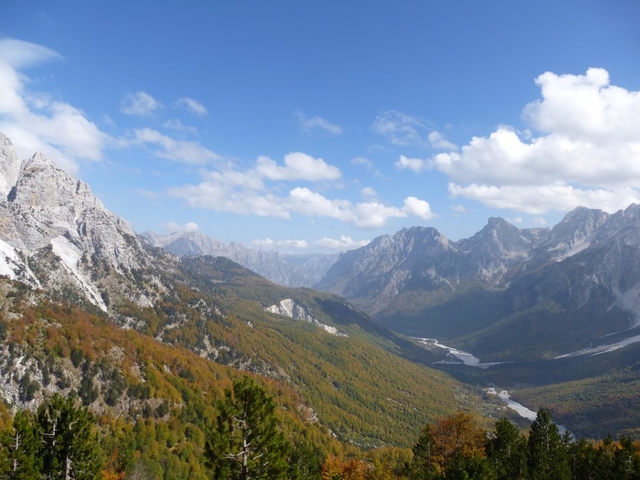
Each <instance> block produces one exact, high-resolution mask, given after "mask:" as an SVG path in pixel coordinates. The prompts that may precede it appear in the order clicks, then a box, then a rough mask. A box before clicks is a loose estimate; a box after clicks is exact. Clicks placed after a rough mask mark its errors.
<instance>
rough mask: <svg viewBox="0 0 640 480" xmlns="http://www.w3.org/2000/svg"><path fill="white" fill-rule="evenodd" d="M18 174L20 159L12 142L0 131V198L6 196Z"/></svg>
mask: <svg viewBox="0 0 640 480" xmlns="http://www.w3.org/2000/svg"><path fill="white" fill-rule="evenodd" d="M19 174H20V160H19V159H18V156H17V155H16V151H15V149H14V148H13V143H11V140H9V139H8V138H7V137H5V136H4V135H3V134H2V132H0V198H5V199H6V198H7V196H8V195H9V192H10V191H11V189H12V188H13V186H14V185H15V184H16V181H17V180H18V175H19Z"/></svg>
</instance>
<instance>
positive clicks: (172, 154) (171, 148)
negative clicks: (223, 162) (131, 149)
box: [134, 128, 222, 165]
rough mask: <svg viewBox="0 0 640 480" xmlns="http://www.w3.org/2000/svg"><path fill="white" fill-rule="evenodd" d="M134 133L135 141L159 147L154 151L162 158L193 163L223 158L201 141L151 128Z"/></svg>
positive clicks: (203, 162)
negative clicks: (188, 139)
mask: <svg viewBox="0 0 640 480" xmlns="http://www.w3.org/2000/svg"><path fill="white" fill-rule="evenodd" d="M134 134H135V141H134V142H135V143H139V144H143V145H151V146H155V147H157V148H156V150H154V151H153V153H154V155H156V156H157V157H160V158H166V159H168V160H174V161H177V162H183V163H188V164H192V165H205V164H207V163H211V162H214V161H217V160H220V159H221V158H222V157H221V156H220V155H218V154H217V153H215V152H213V151H212V150H209V149H208V148H206V147H203V146H202V145H200V144H199V143H196V142H188V141H185V140H176V139H174V138H171V137H169V136H167V135H164V134H162V133H160V132H158V131H157V130H153V129H151V128H142V129H137V130H135V131H134Z"/></svg>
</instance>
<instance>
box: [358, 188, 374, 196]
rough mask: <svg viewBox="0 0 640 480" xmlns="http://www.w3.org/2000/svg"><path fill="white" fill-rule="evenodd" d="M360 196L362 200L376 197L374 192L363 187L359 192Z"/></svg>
mask: <svg viewBox="0 0 640 480" xmlns="http://www.w3.org/2000/svg"><path fill="white" fill-rule="evenodd" d="M360 195H362V196H363V197H364V198H376V197H377V196H378V194H377V193H376V191H375V190H374V189H373V188H371V187H364V188H363V189H362V190H360Z"/></svg>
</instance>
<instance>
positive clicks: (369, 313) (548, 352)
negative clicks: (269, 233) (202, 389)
mask: <svg viewBox="0 0 640 480" xmlns="http://www.w3.org/2000/svg"><path fill="white" fill-rule="evenodd" d="M0 222H1V225H2V227H1V228H0V277H1V278H0V295H1V296H2V297H3V304H2V306H1V307H0V340H2V342H0V373H1V374H2V378H3V380H2V382H0V396H2V397H3V398H4V399H5V400H6V401H7V402H8V403H9V404H10V405H16V406H20V407H25V408H30V407H33V405H34V402H38V401H41V400H42V398H43V396H44V394H45V392H49V393H51V392H52V391H54V390H56V389H57V391H60V392H62V393H65V394H75V395H79V396H80V397H81V398H82V399H83V401H86V402H87V404H88V405H90V406H91V407H92V408H94V409H95V410H96V411H99V412H104V411H110V409H112V410H113V409H116V410H115V413H114V414H116V415H127V413H126V412H128V411H130V410H131V408H133V407H132V405H134V406H135V408H134V410H135V409H144V408H147V407H148V408H154V409H155V408H158V405H159V404H160V403H162V402H165V403H170V404H171V405H174V406H175V407H176V408H178V407H179V406H181V405H182V403H181V401H180V400H179V399H178V398H179V397H180V395H181V394H179V393H176V392H175V391H173V390H171V388H168V387H167V389H158V390H157V392H158V393H157V395H158V396H159V395H168V396H169V397H170V398H171V400H170V401H169V397H167V398H165V397H162V398H160V397H157V398H156V397H151V398H146V397H145V398H143V399H140V398H138V397H136V396H135V395H133V393H132V392H134V391H138V390H136V389H139V387H135V385H137V383H135V381H133V380H132V382H133V383H131V385H133V386H132V387H131V388H132V390H131V391H129V389H128V388H121V387H122V385H120V387H118V388H115V387H114V382H115V380H113V379H114V378H116V379H117V378H120V377H119V376H118V375H120V376H122V377H123V378H133V379H134V380H135V379H136V378H137V379H138V380H136V381H138V382H139V381H140V379H144V378H146V377H145V375H147V374H145V373H144V372H145V371H146V369H151V370H149V372H153V373H148V375H149V378H151V377H153V378H157V377H158V376H161V377H162V378H164V376H165V375H166V376H167V377H166V382H168V383H169V384H170V383H171V382H173V380H171V378H173V377H172V375H173V376H175V375H178V376H180V378H182V379H183V380H185V379H186V380H185V381H188V382H195V380H193V379H194V378H196V376H195V375H192V374H188V373H184V372H183V374H182V373H180V372H182V370H181V368H182V367H180V368H178V367H176V368H177V370H176V369H172V368H171V367H170V366H169V365H168V364H167V363H166V361H168V356H171V355H176V356H177V357H180V358H182V357H184V358H186V359H188V360H185V362H187V363H189V364H193V365H195V364H196V363H198V362H202V361H208V362H211V363H212V365H216V366H220V367H224V368H226V369H227V370H217V369H213V370H215V371H214V373H212V374H211V375H212V377H211V378H209V377H208V379H207V380H206V381H207V382H209V383H215V380H214V378H218V379H220V381H221V382H223V383H224V381H227V383H228V378H229V376H233V375H236V374H237V373H234V372H250V373H251V374H254V375H259V376H262V377H265V378H268V379H269V381H270V382H273V383H274V385H282V386H283V387H282V388H280V389H279V387H277V386H276V387H273V388H274V389H276V390H277V391H278V392H280V393H279V394H285V393H282V392H290V393H286V395H292V396H290V397H288V398H289V399H288V400H287V402H288V403H287V404H291V405H294V404H295V405H297V406H296V407H295V408H296V411H298V412H306V413H305V414H304V415H303V414H302V413H300V421H301V422H305V421H307V420H305V418H307V419H308V418H313V419H314V420H313V421H314V422H317V423H318V424H319V425H321V426H322V428H323V429H325V430H324V431H325V433H326V432H330V434H331V435H332V436H334V437H337V438H339V439H340V440H342V441H345V442H350V443H351V444H358V445H367V446H375V445H389V444H393V445H401V446H409V445H410V443H409V442H411V439H413V438H414V436H415V435H416V434H417V433H418V432H419V430H420V428H421V427H422V426H423V425H424V423H425V422H427V421H428V420H430V419H433V418H434V417H435V416H438V415H443V414H447V413H450V412H452V411H454V410H456V409H465V410H476V411H482V412H483V414H485V415H497V414H499V412H500V410H499V409H500V408H501V407H500V406H499V404H496V402H495V401H494V400H491V399H487V398H485V396H484V395H483V394H482V393H481V391H479V390H478V389H477V386H478V385H481V384H482V383H488V382H490V383H494V384H500V385H502V386H506V387H513V386H514V385H516V386H519V387H520V390H521V393H520V395H522V396H521V397H520V398H522V399H526V400H527V402H528V403H527V405H528V406H530V407H531V408H538V407H541V406H545V407H550V408H552V409H553V410H554V413H556V412H557V413H558V419H559V420H560V421H561V422H566V423H567V424H575V425H579V430H578V433H579V434H582V435H589V434H593V433H594V432H596V433H598V434H601V433H602V432H601V431H600V430H598V428H600V427H599V422H601V421H602V419H603V418H605V417H606V415H609V417H611V416H612V415H613V414H612V413H611V412H616V413H615V415H613V417H615V422H614V423H609V425H612V426H613V428H614V431H613V432H606V431H605V432H604V434H606V433H614V434H615V433H620V432H625V433H628V434H636V433H640V429H638V427H637V425H638V424H639V423H640V418H639V416H638V415H635V414H634V413H633V412H631V413H630V411H629V409H619V408H617V406H618V405H619V402H620V400H621V398H624V399H625V401H626V402H630V403H633V402H634V401H640V389H634V388H630V386H633V385H640V362H639V361H638V360H637V358H638V356H637V354H638V346H639V345H640V344H638V343H636V339H640V331H639V329H638V318H640V317H639V315H640V297H639V292H640V267H638V265H639V262H638V260H639V259H640V228H639V227H640V207H639V206H637V205H631V206H629V207H628V208H626V209H625V210H621V211H619V212H616V213H614V214H608V213H605V212H602V211H599V210H590V209H586V208H578V209H576V210H574V211H573V212H570V213H569V214H567V215H566V217H565V218H564V219H563V220H562V221H561V222H560V223H559V224H558V225H556V226H554V227H553V228H551V229H519V228H517V227H515V226H514V225H511V224H510V223H508V222H506V221H505V220H503V219H501V218H492V219H489V221H488V223H487V225H486V226H485V227H484V228H483V229H482V230H481V231H480V232H478V233H477V234H475V235H474V236H472V237H470V238H468V239H462V240H458V241H451V240H449V239H447V238H446V237H445V236H444V235H442V234H441V233H440V232H438V231H437V230H435V229H433V228H426V227H412V228H407V229H403V230H401V231H399V232H397V233H396V234H394V235H384V236H381V237H378V238H376V239H374V240H373V241H372V242H371V243H370V244H368V245H367V246H365V247H362V248H360V249H357V250H352V251H349V252H346V253H343V254H341V255H340V256H339V257H337V258H336V257H331V256H318V257H309V258H301V257H293V256H285V255H281V254H277V253H275V252H260V251H257V250H251V249H248V248H246V247H244V246H241V245H237V244H232V245H229V246H226V245H223V244H221V243H220V242H217V241H216V240H213V239H208V238H206V237H204V236H203V235H201V234H197V233H189V234H186V233H182V234H173V235H169V236H158V235H154V234H149V233H147V234H145V235H138V234H136V232H134V231H133V230H132V229H131V227H130V226H129V225H128V224H127V222H126V221H125V220H123V219H121V218H119V217H117V216H116V215H114V214H112V213H110V212H108V211H107V210H106V209H105V208H104V206H103V205H102V204H101V202H100V201H99V200H98V199H97V198H96V197H95V196H94V195H93V193H92V192H91V189H90V187H89V186H88V185H87V184H85V183H83V182H82V181H79V180H77V179H75V178H74V177H73V176H72V175H70V174H69V173H67V172H65V171H63V170H61V169H60V168H58V167H57V166H56V165H55V164H54V163H53V162H52V161H51V160H49V159H48V158H47V157H46V156H44V155H42V154H40V153H36V154H35V155H34V156H32V157H31V158H30V159H27V160H22V161H21V160H19V159H18V158H17V156H16V154H15V151H14V149H13V146H12V144H11V142H10V140H9V139H7V138H6V137H4V136H3V135H1V134H0ZM160 247H163V248H160ZM236 262H237V263H236ZM241 263H242V265H241ZM249 267H253V268H249ZM298 267H299V269H298V270H296V268H298ZM259 273H260V274H259ZM264 277H268V278H270V279H271V280H273V281H269V280H267V279H266V278H264ZM274 282H278V283H280V285H278V284H276V283H274ZM311 284H314V285H315V289H310V288H306V287H301V286H307V285H311ZM285 285H290V286H285ZM291 286H296V287H298V288H292V287H291ZM82 312H85V313H82ZM87 315H88V317H87ZM70 318H71V319H74V318H82V319H83V320H82V322H80V321H79V322H76V323H73V322H71V323H70V322H69V319H70ZM87 318H89V319H90V320H87ZM87 322H90V323H91V322H92V323H91V326H90V327H88V326H87ZM105 322H106V323H105ZM80 325H82V326H80ZM115 326H117V327H120V328H121V329H123V331H125V332H126V331H135V332H136V333H135V335H137V336H136V337H135V339H136V340H135V342H138V344H139V345H140V344H142V343H145V346H146V348H152V346H153V345H158V346H162V349H163V350H162V353H158V354H156V356H155V357H154V358H156V360H154V362H155V363H154V364H153V365H152V364H149V363H148V362H147V360H145V359H144V358H142V357H143V356H144V352H145V351H146V350H145V349H143V348H141V347H138V348H137V349H136V348H133V347H131V346H127V347H126V348H125V347H124V346H122V345H121V344H122V342H131V341H132V338H133V337H127V336H126V335H125V336H122V335H120V334H115V333H113V330H112V328H114V327H115ZM62 328H63V329H64V331H65V332H66V333H65V334H64V335H65V336H66V337H65V338H67V340H66V342H67V343H64V342H63V343H60V344H59V346H56V345H57V344H56V341H57V340H56V338H58V337H59V335H58V334H57V333H55V332H56V331H58V330H57V329H62ZM74 328H78V329H80V328H82V330H81V331H76V330H74ZM110 328H111V330H110ZM88 331H91V332H92V333H91V335H90V336H88V333H87V332H88ZM394 332H395V333H394ZM132 335H133V334H132ZM412 337H420V338H423V337H429V338H432V339H437V340H438V341H439V342H424V341H422V342H421V341H418V340H416V339H415V338H412ZM99 338H110V339H112V340H109V342H107V343H108V345H107V344H105V346H104V347H102V346H101V347H100V349H101V350H100V351H101V352H102V351H104V352H106V353H104V352H103V353H100V354H98V353H96V352H95V351H93V350H92V349H94V348H98V347H97V345H98V343H99V342H98V339H99ZM43 342H44V343H43ZM74 342H75V343H74ZM443 343H446V344H447V345H450V346H451V347H455V348H457V349H461V350H466V351H468V352H471V353H473V354H474V355H476V356H478V357H480V360H481V364H483V366H484V367H485V369H484V370H481V369H479V368H472V367H467V366H465V365H460V364H458V365H452V364H451V363H450V362H449V361H448V360H450V359H449V358H448V357H447V351H446V350H443V349H441V348H440V347H438V346H437V345H441V344H443ZM622 345H627V346H625V347H624V348H621V346H622ZM80 346H82V348H81V351H82V352H81V355H80V354H78V353H77V351H78V349H79V348H80ZM114 348H115V350H114ZM153 348H155V347H153ZM157 349H160V347H157ZM157 349H156V350H157ZM157 351H159V350H157ZM73 352H76V353H73ZM118 352H130V353H126V354H123V353H118ZM604 352H607V353H606V355H605V354H604ZM73 355H76V357H75V360H74V359H72V358H71V357H72V356H73ZM78 355H80V357H79V356H78ZM101 355H106V357H105V358H106V360H104V361H103V360H101V361H100V362H97V361H96V364H95V365H94V367H92V369H89V367H87V368H86V369H85V370H82V369H83V368H84V367H82V364H81V363H79V362H78V361H76V360H77V359H78V358H85V359H95V358H102V356H101ZM123 355H124V357H123ZM114 358H117V360H118V361H117V362H116V363H117V364H118V365H121V366H122V368H123V370H122V372H121V373H119V374H118V373H117V368H116V367H115V366H114V361H115V360H114ZM163 358H164V359H166V361H165V366H166V367H167V368H166V369H165V367H164V366H163V365H162V362H163V360H162V359H163ZM196 359H198V360H196ZM145 362H147V363H145ZM86 364H87V362H86V361H85V365H86ZM198 364H199V365H200V363H198ZM105 365H106V366H105ZM125 366H126V368H125ZM45 367H46V368H45ZM103 367H104V368H103ZM152 367H153V368H152ZM118 368H120V367H118ZM199 368H200V367H199ZM101 369H102V370H101ZM443 370H444V371H443ZM47 372H48V373H47ZM89 372H92V373H89ZM114 372H116V373H114ZM132 372H133V373H132ZM141 372H142V373H141ZM176 372H178V373H176ZM181 375H183V376H181ZM50 377H53V378H54V379H55V381H52V380H51V378H50ZM225 378H226V379H227V380H224V381H223V379H225ZM89 381H91V382H94V383H93V384H89V383H87V382H89ZM180 381H182V380H180ZM203 381H204V380H203ZM34 382H36V383H37V384H38V385H40V389H39V390H38V389H36V390H37V391H38V392H39V393H36V394H28V395H27V394H25V391H26V392H27V393H29V392H31V390H32V388H31V387H32V386H33V384H34ZM115 383H116V384H118V382H115ZM120 383H121V382H120ZM209 383H208V384H209ZM25 385H26V386H25ZM87 385H93V386H91V388H89V387H87ZM605 385H606V387H605ZM523 387H526V388H523ZM34 388H35V387H34ZM114 388H115V389H114ZM181 388H182V387H181ZM185 388H186V387H185ZM189 388H197V385H193V386H192V387H189ZM154 391H156V390H154ZM567 391H570V392H571V394H570V399H569V398H568V397H567V394H566V392H567ZM114 392H115V393H114ZM162 392H164V393H162ZM166 392H173V393H166ZM292 392H295V393H292ZM594 392H597V395H596V394H595V393H594ZM31 393H33V392H31ZM138 393H139V392H138ZM136 395H137V394H136ZM145 395H146V394H145ZM182 395H183V400H184V398H186V397H189V396H191V395H193V393H185V392H183V394H182ZM515 395H516V397H515V398H518V397H517V395H518V392H516V393H515ZM184 396H186V397H184ZM586 397H588V398H597V401H594V402H593V404H587V405H585V404H584V403H583V404H579V403H578V402H577V401H576V399H579V398H586ZM541 399H544V402H545V403H544V404H541V403H538V402H540V401H541ZM140 402H143V403H145V402H146V404H145V405H146V406H145V405H142V404H141V403H140ZM572 402H573V403H572ZM148 408H147V409H148ZM136 411H137V410H136ZM606 412H608V413H606ZM303 417H304V418H303ZM585 418H589V419H590V420H589V421H585V420H584V419H585ZM602 425H604V423H602ZM327 434H329V433H327Z"/></svg>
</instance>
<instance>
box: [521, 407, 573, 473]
mask: <svg viewBox="0 0 640 480" xmlns="http://www.w3.org/2000/svg"><path fill="white" fill-rule="evenodd" d="M528 449H529V460H528V471H529V478H530V479H532V480H569V479H570V478H571V469H570V467H569V454H568V445H567V443H566V442H565V440H563V438H562V436H561V435H560V432H559V430H558V426H557V425H556V424H555V423H554V422H553V421H552V419H551V413H550V412H549V410H546V409H544V408H541V409H540V410H539V411H538V414H537V416H536V419H535V420H534V421H533V423H532V424H531V428H530V430H529V441H528Z"/></svg>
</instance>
